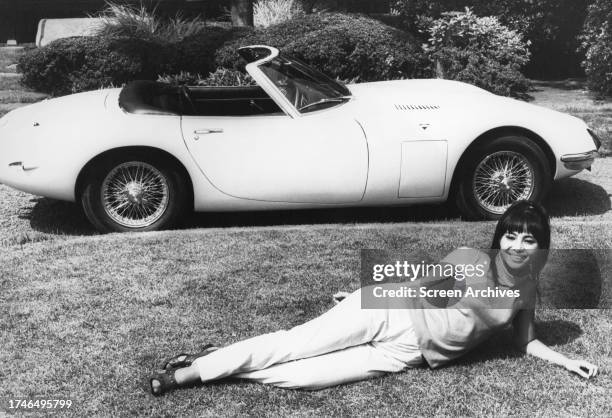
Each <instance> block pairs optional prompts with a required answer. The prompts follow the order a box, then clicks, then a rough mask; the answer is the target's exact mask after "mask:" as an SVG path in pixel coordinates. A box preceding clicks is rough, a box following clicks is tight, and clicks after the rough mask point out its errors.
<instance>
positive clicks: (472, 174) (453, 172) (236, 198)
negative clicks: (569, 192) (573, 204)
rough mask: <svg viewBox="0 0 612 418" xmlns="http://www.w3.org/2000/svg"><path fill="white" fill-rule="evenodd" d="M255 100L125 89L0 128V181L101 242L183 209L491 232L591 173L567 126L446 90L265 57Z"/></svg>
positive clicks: (208, 92)
mask: <svg viewBox="0 0 612 418" xmlns="http://www.w3.org/2000/svg"><path fill="white" fill-rule="evenodd" d="M239 53H240V54H241V56H242V57H243V58H244V59H245V60H246V61H247V62H248V65H247V67H246V69H247V71H248V72H249V74H250V75H251V76H252V77H253V78H254V79H255V81H256V82H257V84H258V85H257V86H249V87H173V86H170V85H166V84H161V83H156V82H150V81H136V82H133V83H130V84H128V85H127V86H125V87H124V88H123V89H107V90H99V91H92V92H87V93H80V94H74V95H70V96H66V97H60V98H56V99H52V100H46V101H44V102H41V103H37V104H33V105H30V106H26V107H23V108H20V109H17V110H14V111H12V112H10V113H8V114H7V115H5V116H4V117H3V118H1V119H0V182H2V183H4V184H6V185H9V186H11V187H14V188H16V189H19V190H23V191H26V192H28V193H32V194H36V195H41V196H47V197H50V198H54V199H62V200H69V201H76V202H80V203H81V204H82V206H83V208H84V210H85V213H86V215H87V217H88V219H89V220H90V221H91V222H92V223H93V225H95V227H96V228H98V229H99V230H101V231H144V230H156V229H161V228H167V227H170V226H172V225H173V224H175V223H176V222H178V221H179V220H180V219H181V217H182V216H183V215H184V214H185V213H186V211H188V210H192V209H193V210H196V211H246V210H270V209H275V210H276V209H297V208H326V207H347V206H381V205H383V206H391V205H411V204H416V203H432V202H443V201H445V200H447V199H449V198H452V199H454V200H455V201H456V203H457V205H458V207H459V209H460V210H461V211H462V213H463V214H464V215H465V217H466V218H485V219H492V218H495V217H497V216H499V215H500V214H501V213H502V212H503V211H504V209H505V208H506V207H508V205H510V204H511V203H512V202H513V201H516V200H518V199H531V200H540V199H542V197H543V196H544V195H545V193H546V191H547V189H548V188H549V187H550V184H551V182H552V181H553V180H556V179H560V178H563V177H568V176H571V175H574V174H576V173H578V172H579V171H580V170H582V169H585V168H589V167H590V166H591V164H592V163H593V160H594V158H595V155H596V150H597V148H598V147H599V145H600V142H599V140H598V139H597V137H596V136H595V134H594V133H593V132H592V131H591V130H589V129H588V128H587V126H586V125H585V123H584V122H583V121H581V120H579V119H577V118H574V117H572V116H569V115H566V114H562V113H558V112H555V111H553V110H549V109H545V108H541V107H537V106H533V105H530V104H527V103H524V102H520V101H516V100H512V99H508V98H505V97H499V96H496V95H493V94H491V93H488V92H487V91H485V90H482V89H479V88H477V87H474V86H471V85H468V84H464V83H459V82H455V81H447V80H433V79H432V80H398V81H385V82H375V83H362V84H353V85H348V86H345V85H343V84H341V83H339V82H337V81H334V80H332V79H330V78H329V77H327V76H325V75H323V74H321V73H320V72H318V71H316V70H314V69H312V68H310V67H308V66H307V65H305V64H303V63H302V62H300V61H298V60H296V59H293V58H291V57H288V56H284V55H283V54H281V53H279V51H278V50H277V49H275V48H272V47H267V46H250V47H246V48H241V49H240V51H239Z"/></svg>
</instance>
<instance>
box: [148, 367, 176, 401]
mask: <svg viewBox="0 0 612 418" xmlns="http://www.w3.org/2000/svg"><path fill="white" fill-rule="evenodd" d="M155 382H157V383H158V385H154V383H155ZM149 386H150V388H151V394H153V396H161V395H163V394H164V393H168V392H170V391H171V390H174V389H176V388H178V387H179V384H178V383H177V382H176V378H175V377H174V370H158V371H157V373H156V374H154V375H153V376H151V378H150V379H149Z"/></svg>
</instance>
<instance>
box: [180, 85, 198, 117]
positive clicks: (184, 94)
mask: <svg viewBox="0 0 612 418" xmlns="http://www.w3.org/2000/svg"><path fill="white" fill-rule="evenodd" d="M179 92H180V95H181V104H182V106H183V111H185V110H189V113H190V114H192V115H195V114H196V108H195V105H194V104H193V101H192V100H191V96H190V95H189V89H188V88H187V86H185V85H183V86H181V87H180V90H179ZM185 108H187V109H185Z"/></svg>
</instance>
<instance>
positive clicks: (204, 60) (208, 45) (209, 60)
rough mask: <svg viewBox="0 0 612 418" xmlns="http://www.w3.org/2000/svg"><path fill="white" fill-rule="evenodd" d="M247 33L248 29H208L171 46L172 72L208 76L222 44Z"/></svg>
mask: <svg viewBox="0 0 612 418" xmlns="http://www.w3.org/2000/svg"><path fill="white" fill-rule="evenodd" d="M245 31H246V32H248V31H249V30H248V29H244V28H234V29H224V28H220V27H209V28H206V30H203V31H200V32H199V33H197V34H194V35H191V36H189V37H186V38H184V39H183V40H181V41H179V42H176V43H174V44H173V45H172V49H173V50H174V51H175V52H176V53H175V56H174V58H173V62H172V63H171V66H172V68H173V69H174V70H175V71H174V72H179V71H187V72H191V73H196V74H198V73H199V74H208V73H210V72H212V71H214V70H215V68H216V65H215V52H216V51H217V49H219V48H220V47H221V46H222V45H223V44H224V43H226V42H228V41H231V40H232V39H234V38H236V37H239V36H241V35H242V34H244V33H245Z"/></svg>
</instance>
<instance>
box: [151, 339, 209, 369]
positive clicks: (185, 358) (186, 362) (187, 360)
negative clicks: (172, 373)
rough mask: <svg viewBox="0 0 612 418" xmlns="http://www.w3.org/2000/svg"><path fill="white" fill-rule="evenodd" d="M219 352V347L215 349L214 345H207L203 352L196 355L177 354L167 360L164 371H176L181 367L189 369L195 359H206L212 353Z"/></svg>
mask: <svg viewBox="0 0 612 418" xmlns="http://www.w3.org/2000/svg"><path fill="white" fill-rule="evenodd" d="M215 350H217V347H215V345H214V344H206V345H205V346H204V347H202V351H201V352H199V353H196V354H188V353H181V354H177V355H176V356H174V357H171V358H169V359H168V360H166V361H165V362H164V366H163V368H164V370H174V369H178V368H181V367H189V366H191V365H192V364H193V362H194V361H195V359H197V358H200V357H204V356H206V355H208V354H210V353H212V352H213V351H215Z"/></svg>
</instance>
